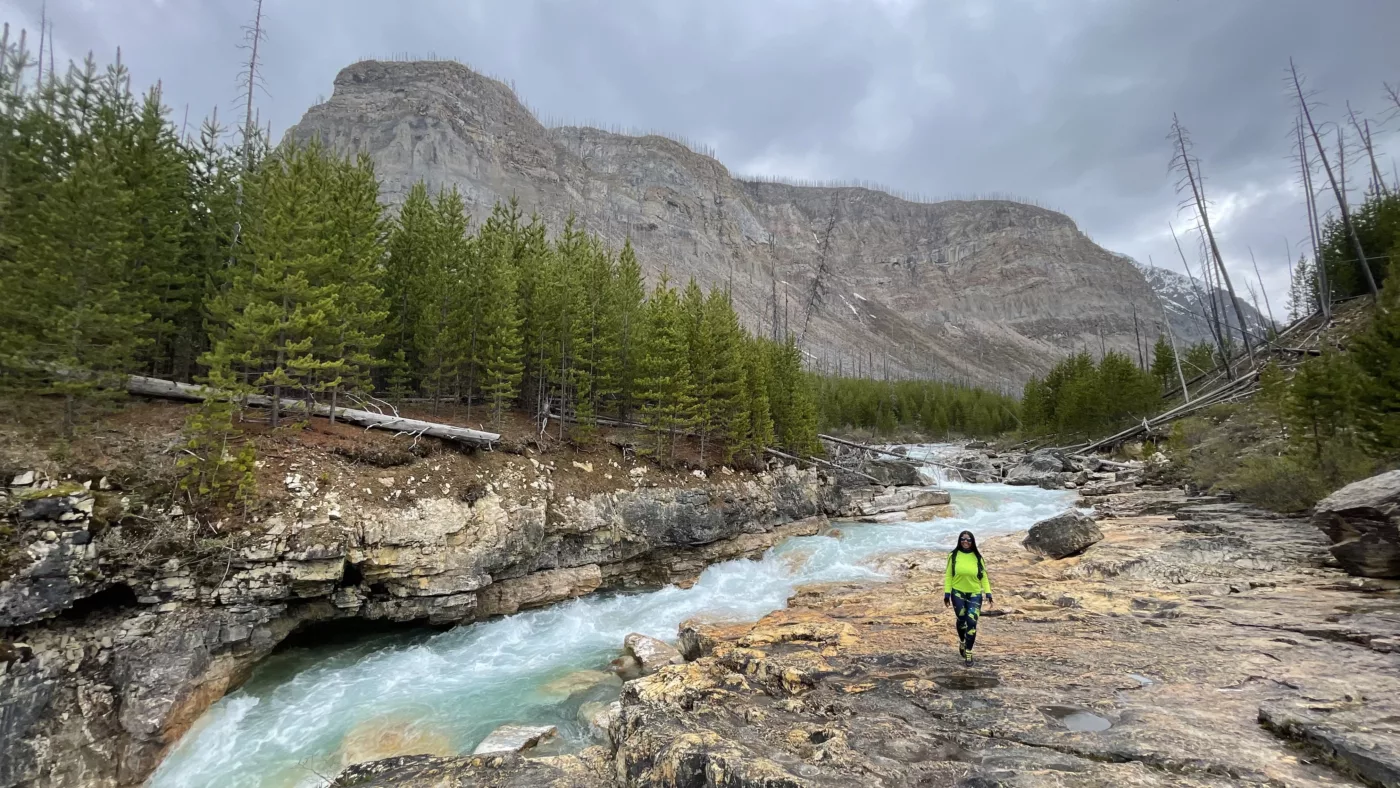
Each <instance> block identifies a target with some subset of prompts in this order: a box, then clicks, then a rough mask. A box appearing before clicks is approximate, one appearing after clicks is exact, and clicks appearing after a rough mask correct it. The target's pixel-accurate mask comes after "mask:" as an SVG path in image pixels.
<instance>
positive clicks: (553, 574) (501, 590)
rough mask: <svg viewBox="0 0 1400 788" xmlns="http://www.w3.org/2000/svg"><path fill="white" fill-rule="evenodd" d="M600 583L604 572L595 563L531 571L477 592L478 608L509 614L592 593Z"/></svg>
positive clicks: (486, 613)
mask: <svg viewBox="0 0 1400 788" xmlns="http://www.w3.org/2000/svg"><path fill="white" fill-rule="evenodd" d="M602 585H603V573H602V570H600V569H599V568H598V565H597V564H589V565H588V566H580V567H572V568H568V569H549V570H545V571H543V572H534V573H532V574H528V575H526V576H524V577H519V578H514V579H512V580H502V581H500V582H498V583H492V584H491V585H489V586H487V587H486V588H484V589H482V590H481V591H480V592H478V594H477V611H478V613H479V614H480V615H483V616H496V615H510V614H511V613H515V612H518V611H520V610H523V609H527V608H532V607H539V606H541V605H548V604H551V603H554V602H562V601H564V600H566V599H573V598H574V597H580V596H583V595H584V594H591V593H593V592H594V591H597V590H598V588H599V587H601V586H602Z"/></svg>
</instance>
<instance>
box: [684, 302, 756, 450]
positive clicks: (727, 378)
mask: <svg viewBox="0 0 1400 788" xmlns="http://www.w3.org/2000/svg"><path fill="white" fill-rule="evenodd" d="M743 341H744V336H743V329H742V328H741V327H740V326H739V316H738V315H737V314H735V312H734V306H733V304H732V302H731V301H730V300H729V295H728V294H727V293H725V292H723V291H721V290H719V289H713V290H711V291H710V294H709V296H707V297H706V299H705V303H704V314H703V317H702V320H701V324H700V331H699V337H698V342H699V349H698V352H696V353H693V354H692V358H698V359H699V360H700V364H701V367H700V368H699V370H698V371H697V372H696V373H695V382H696V398H697V401H696V425H697V427H698V429H699V432H700V461H701V462H702V463H703V462H704V461H705V455H706V449H707V448H708V443H709V441H710V439H711V437H718V438H720V439H721V440H722V441H723V443H724V460H725V461H726V462H728V461H729V460H730V459H731V458H732V457H733V456H734V451H735V449H736V447H737V445H738V444H740V443H742V441H743V439H744V434H745V433H746V432H747V428H748V422H749V415H748V406H747V402H746V397H745V391H744V348H743Z"/></svg>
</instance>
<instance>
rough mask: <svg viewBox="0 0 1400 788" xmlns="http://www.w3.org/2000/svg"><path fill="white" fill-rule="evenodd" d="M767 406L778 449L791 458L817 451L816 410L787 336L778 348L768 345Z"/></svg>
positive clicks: (799, 355) (791, 339) (793, 343)
mask: <svg viewBox="0 0 1400 788" xmlns="http://www.w3.org/2000/svg"><path fill="white" fill-rule="evenodd" d="M769 358H770V362H769V369H770V370H771V375H772V377H771V378H770V380H769V389H768V402H769V407H770V408H771V410H772V413H773V432H774V435H775V436H776V439H777V441H778V444H779V446H781V447H782V449H783V450H784V451H787V452H789V453H791V454H814V453H817V452H820V451H821V446H820V444H819V443H818V442H817V410H816V403H815V401H814V400H813V398H812V393H811V390H810V389H809V388H808V386H807V381H806V378H805V375H803V373H802V351H800V350H798V348H797V340H796V339H795V338H794V337H793V336H792V335H791V334H789V335H788V337H787V340H786V342H784V343H782V344H778V343H771V342H770V343H769Z"/></svg>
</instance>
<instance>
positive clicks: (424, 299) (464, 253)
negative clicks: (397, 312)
mask: <svg viewBox="0 0 1400 788" xmlns="http://www.w3.org/2000/svg"><path fill="white" fill-rule="evenodd" d="M432 214H433V218H432V221H431V223H429V224H427V227H428V228H430V232H428V233H427V234H426V235H425V237H424V238H423V239H422V250H423V255H424V268H423V273H422V276H421V278H420V280H419V281H420V282H421V283H422V288H423V291H422V292H423V294H422V296H420V301H419V305H420V309H421V311H420V312H419V314H418V320H417V322H416V324H415V326H414V346H415V348H416V349H417V353H418V358H419V379H420V380H422V382H423V388H424V393H425V394H427V395H428V396H429V397H431V398H432V400H433V412H434V413H437V411H438V407H439V406H440V405H441V403H442V400H443V398H444V397H450V398H456V397H458V396H460V394H461V389H460V387H459V385H458V383H459V381H460V376H461V372H462V367H463V366H464V365H465V363H466V361H467V360H468V359H469V358H470V356H469V353H470V345H469V332H470V331H471V330H472V328H473V327H474V326H473V325H472V322H471V320H470V318H468V317H467V314H468V313H469V312H470V311H471V309H472V307H471V306H470V305H468V304H467V303H466V287H467V285H466V282H465V281H464V280H465V279H466V272H467V271H468V270H470V269H471V268H472V267H473V263H472V259H471V258H472V255H474V254H475V251H476V250H475V245H474V243H473V239H469V238H468V237H467V235H466V233H467V216H466V206H465V205H464V204H463V202H462V196H461V194H460V193H459V192H458V191H457V190H456V189H455V188H454V189H451V190H444V191H442V192H441V193H439V194H438V198H437V201H436V202H435V203H434V205H433V211H432Z"/></svg>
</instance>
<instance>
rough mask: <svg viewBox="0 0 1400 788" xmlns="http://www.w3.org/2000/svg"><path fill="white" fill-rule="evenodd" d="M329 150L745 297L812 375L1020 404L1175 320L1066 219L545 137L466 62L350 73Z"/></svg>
mask: <svg viewBox="0 0 1400 788" xmlns="http://www.w3.org/2000/svg"><path fill="white" fill-rule="evenodd" d="M312 137H320V138H321V139H322V140H323V141H324V142H325V143H326V144H327V145H329V146H330V147H331V148H332V149H334V150H336V151H338V152H341V153H352V152H354V153H366V154H368V155H369V156H370V158H371V159H372V160H373V161H374V163H375V166H376V171H377V173H378V175H379V176H380V178H381V197H382V199H383V200H384V201H385V202H386V203H388V204H390V205H391V206H392V205H395V204H397V203H398V202H399V201H401V200H402V198H403V196H404V195H405V194H406V193H407V191H408V189H409V188H410V187H411V186H412V185H413V183H416V182H417V181H418V180H420V179H422V180H424V181H425V182H426V183H427V185H428V187H429V189H430V190H436V189H438V188H441V187H451V186H455V187H457V188H458V189H459V190H460V191H461V192H462V195H463V197H464V199H465V200H466V202H467V204H468V206H469V210H470V211H471V213H472V214H473V216H474V217H476V218H478V219H480V218H482V217H483V216H484V215H485V213H487V212H489V210H490V207H491V206H492V205H493V204H494V203H495V202H496V201H498V200H503V199H508V198H510V197H512V196H514V197H517V198H518V199H519V201H520V204H521V207H522V209H523V210H525V211H526V212H527V213H531V212H534V213H538V214H539V215H540V216H541V218H542V219H543V220H544V221H545V222H546V223H548V224H549V225H550V227H551V229H554V230H557V229H558V228H559V227H560V226H562V224H563V221H564V220H565V218H566V217H567V216H569V215H571V214H572V215H574V216H576V217H577V220H578V222H579V223H580V224H581V225H582V226H584V227H586V228H587V229H589V230H591V231H593V232H596V233H598V234H600V235H601V236H602V237H603V238H604V239H605V240H607V241H608V242H609V243H611V244H614V245H616V246H620V245H621V243H622V241H623V239H624V238H628V237H630V238H631V239H632V242H633V245H634V247H635V248H636V250H637V256H638V259H639V261H640V262H641V263H642V266H643V270H644V272H645V273H646V275H647V278H648V281H649V282H655V281H656V279H657V278H658V277H659V276H660V274H661V273H662V272H663V271H666V272H669V273H670V274H671V278H672V280H673V281H677V280H679V281H684V280H685V278H687V277H689V276H694V277H696V279H697V280H698V281H699V282H700V283H701V285H702V286H719V287H730V288H731V289H732V291H733V293H734V297H735V303H736V307H737V308H738V311H739V313H740V316H741V319H742V320H743V321H744V323H745V325H746V326H747V327H748V328H749V330H751V331H755V332H757V333H762V334H771V333H772V332H773V330H774V328H775V327H776V328H777V329H778V333H781V332H782V331H784V330H789V331H791V332H792V333H794V334H796V335H799V336H801V337H803V339H804V352H805V353H806V354H807V358H808V361H809V364H810V366H812V367H813V368H816V369H822V370H826V371H829V372H832V373H838V372H839V373H842V374H850V373H851V372H852V371H855V372H858V373H860V374H865V375H872V374H873V375H874V376H876V377H880V376H888V377H923V378H933V379H941V380H950V381H955V382H962V383H971V384H977V385H983V386H988V387H991V388H997V389H1000V390H1003V391H1015V390H1019V388H1020V386H1021V385H1022V384H1023V383H1024V381H1025V380H1026V379H1027V378H1029V377H1030V376H1032V375H1039V374H1043V373H1044V372H1045V371H1046V370H1048V369H1049V368H1050V367H1051V366H1052V365H1053V364H1054V363H1055V361H1056V360H1058V359H1059V358H1060V357H1062V356H1063V355H1065V354H1067V353H1069V352H1072V351H1074V350H1076V349H1082V348H1092V349H1094V350H1100V349H1117V350H1122V351H1123V352H1128V353H1131V354H1133V355H1134V357H1136V351H1135V350H1134V348H1135V347H1136V336H1137V334H1138V333H1141V332H1143V331H1147V330H1148V329H1145V328H1143V326H1144V325H1148V326H1152V327H1153V328H1151V330H1150V333H1152V334H1153V335H1154V336H1155V333H1156V331H1158V330H1160V326H1163V325H1165V318H1164V317H1163V315H1162V313H1161V310H1160V309H1159V308H1158V307H1157V306H1156V300H1155V298H1154V297H1153V295H1152V292H1151V290H1150V288H1149V287H1148V284H1147V281H1146V279H1145V278H1144V277H1143V275H1142V274H1141V273H1140V272H1139V271H1138V269H1137V268H1136V267H1134V266H1132V265H1130V264H1127V263H1126V262H1124V261H1123V260H1121V259H1119V258H1118V257H1117V256H1115V255H1113V254H1112V253H1110V252H1108V251H1107V250H1104V249H1102V248H1100V247H1098V246H1097V245H1096V244H1094V243H1093V242H1092V241H1091V240H1089V239H1088V238H1087V236H1085V235H1084V234H1083V233H1082V232H1080V231H1079V229H1078V227H1077V225H1076V224H1075V223H1074V221H1073V220H1072V219H1071V218H1069V217H1068V216H1066V215H1064V214H1062V213H1058V212H1055V211H1052V210H1049V209H1046V208H1041V207H1038V206H1034V205H1029V204H1025V203H1019V202H1013V201H1005V200H978V201H958V200H945V201H938V202H928V203H924V202H911V201H909V200H905V199H902V198H900V197H897V196H895V195H892V194H888V193H886V192H881V191H876V190H873V189H869V188H866V187H862V186H794V185H789V184H785V183H778V182H772V181H765V180H743V179H741V178H738V177H736V176H734V175H733V174H732V173H731V172H730V171H729V169H728V168H727V167H726V166H725V165H724V164H723V163H721V162H720V161H718V160H717V159H715V158H713V157H711V156H708V155H705V154H704V153H700V152H697V151H695V150H693V149H692V148H690V147H689V146H687V145H685V144H683V143H681V142H677V141H675V140H673V139H671V138H669V137H665V136H660V135H649V136H644V137H629V136H625V135H619V134H616V133H613V132H609V131H602V130H599V129H594V128H589V127H580V126H561V127H555V128H546V127H545V126H543V125H542V124H541V123H540V122H539V121H538V120H537V119H536V117H535V116H534V114H533V113H531V112H530V111H529V110H528V109H527V108H526V107H525V106H524V105H523V104H522V103H521V102H520V100H519V99H518V98H517V97H516V96H515V94H514V92H513V91H512V90H511V89H510V88H509V87H508V86H506V85H505V84H504V83H501V82H499V81H497V80H493V79H489V78H486V77H483V76H481V75H479V74H477V73H476V72H473V71H471V70H470V69H468V68H467V67H465V66H462V65H460V64H457V63H455V62H451V61H426V62H425V61H419V62H388V63H386V62H380V61H361V62H359V63H355V64H353V65H351V66H348V67H347V68H345V69H343V70H342V71H341V72H340V74H339V75H337V77H336V83H335V90H334V92H333V94H332V96H331V98H330V99H329V100H327V101H325V102H323V103H321V104H317V105H315V106H313V107H311V108H310V109H308V111H307V112H306V114H305V116H304V117H303V118H302V120H301V122H300V123H298V124H297V125H296V126H294V127H293V128H292V129H290V130H289V131H288V133H287V138H288V139H291V140H296V141H306V140H309V139H311V138H312ZM828 226H829V228H830V229H829V232H828V229H827V228H828ZM828 235H829V238H827V237H826V236H828ZM824 250H825V265H823V264H822V260H823V252H824ZM822 268H824V269H825V273H824V275H823V277H822V279H823V281H822V285H821V287H820V288H815V289H816V290H818V292H817V293H816V296H815V298H814V296H813V293H814V280H815V279H816V276H815V274H816V272H817V271H818V269H822ZM809 301H811V302H813V307H812V309H811V316H810V321H809V320H808V317H807V311H808V310H807V304H808V302H809ZM1134 312H1136V316H1137V318H1138V323H1139V325H1138V326H1136V327H1135V325H1134V321H1133V313H1134ZM804 326H805V328H806V330H805V331H804V330H803V329H804Z"/></svg>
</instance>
